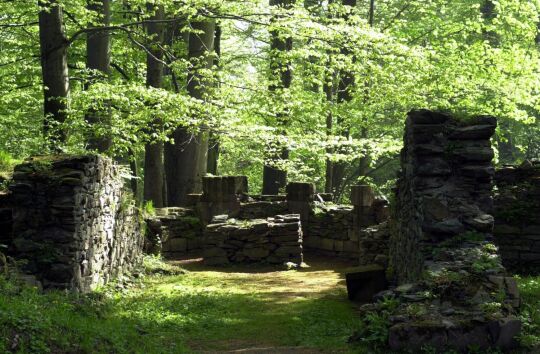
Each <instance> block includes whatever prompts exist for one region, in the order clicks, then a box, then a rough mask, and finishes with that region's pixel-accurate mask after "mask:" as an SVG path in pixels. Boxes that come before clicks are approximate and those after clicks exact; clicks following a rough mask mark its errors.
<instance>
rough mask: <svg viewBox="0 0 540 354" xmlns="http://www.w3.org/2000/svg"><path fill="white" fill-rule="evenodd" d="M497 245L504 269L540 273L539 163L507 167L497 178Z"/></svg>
mask: <svg viewBox="0 0 540 354" xmlns="http://www.w3.org/2000/svg"><path fill="white" fill-rule="evenodd" d="M495 183H496V186H497V190H496V193H495V230H494V234H495V242H496V244H497V246H499V252H500V255H501V258H502V262H503V265H504V266H505V267H506V268H507V269H509V270H511V271H513V272H516V273H521V274H539V273H540V162H538V161H526V162H524V163H523V164H522V165H521V166H517V167H515V166H514V167H513V166H506V167H504V168H502V169H500V170H498V171H497V172H496V174H495Z"/></svg>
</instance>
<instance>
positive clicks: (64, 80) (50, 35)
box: [38, 0, 69, 151]
mask: <svg viewBox="0 0 540 354" xmlns="http://www.w3.org/2000/svg"><path fill="white" fill-rule="evenodd" d="M38 3H39V7H40V11H39V43H40V52H41V69H42V76H43V86H44V107H43V108H44V109H43V111H44V115H45V119H44V124H43V127H44V133H45V135H46V136H47V138H48V139H49V144H50V147H51V148H52V149H53V150H57V151H58V150H59V149H58V144H59V143H62V142H64V141H65V140H66V132H65V130H64V128H63V127H58V126H57V125H58V124H62V123H64V122H65V121H66V119H67V110H68V108H69V105H68V99H69V72H68V65H67V45H68V41H67V38H66V36H65V33H64V23H63V12H62V7H61V6H60V5H59V4H58V3H57V2H56V0H39V2H38Z"/></svg>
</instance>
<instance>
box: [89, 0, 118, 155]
mask: <svg viewBox="0 0 540 354" xmlns="http://www.w3.org/2000/svg"><path fill="white" fill-rule="evenodd" d="M88 10H89V11H90V13H92V15H93V16H95V18H94V19H92V21H91V25H92V27H91V28H92V29H93V30H92V31H90V32H88V33H87V34H86V36H87V38H86V67H87V68H88V69H89V70H91V73H90V78H89V80H88V81H89V83H88V85H91V84H92V83H93V82H99V81H104V80H107V79H108V77H109V75H110V71H111V40H110V37H111V36H110V33H109V30H107V29H105V30H100V28H105V27H108V26H110V24H111V7H110V0H89V2H88ZM110 119H111V117H110V113H109V111H108V109H107V107H102V108H101V109H99V108H92V109H90V110H89V112H88V113H87V114H86V120H87V121H88V123H89V124H95V123H96V122H102V123H104V126H107V125H109V124H110ZM95 130H98V129H95ZM100 135H101V136H99V135H98V136H92V137H90V139H89V142H88V147H89V148H90V149H95V150H97V151H100V152H105V151H107V150H108V149H109V148H110V147H111V144H112V140H111V136H110V132H109V131H108V130H106V131H105V132H103V133H102V134H100Z"/></svg>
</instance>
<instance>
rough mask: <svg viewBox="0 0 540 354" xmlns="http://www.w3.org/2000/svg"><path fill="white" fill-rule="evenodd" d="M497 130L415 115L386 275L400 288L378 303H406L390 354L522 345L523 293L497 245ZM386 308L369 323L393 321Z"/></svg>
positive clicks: (393, 329)
mask: <svg viewBox="0 0 540 354" xmlns="http://www.w3.org/2000/svg"><path fill="white" fill-rule="evenodd" d="M495 128H496V120H495V119H494V118H492V117H476V118H474V119H470V120H468V121H466V122H463V121H459V120H457V119H454V118H452V117H451V116H449V115H447V114H443V113H438V112H430V111H425V110H424V111H413V112H411V113H409V116H408V118H407V122H406V131H405V141H404V142H405V146H404V148H403V151H402V155H401V167H402V171H401V173H400V174H399V179H398V182H397V190H396V203H395V206H394V211H393V213H394V217H393V218H392V227H391V230H392V237H391V245H390V257H391V264H390V266H389V269H388V271H387V273H388V274H389V275H391V276H393V278H394V279H395V280H396V281H397V285H398V286H397V287H391V288H390V289H389V290H386V291H383V292H382V293H379V294H376V295H375V299H377V298H378V299H380V298H382V297H386V298H388V297H390V298H392V297H393V298H395V299H396V300H398V305H397V306H396V309H395V310H394V311H392V313H390V316H389V319H390V328H389V337H388V344H389V347H390V349H392V350H405V349H406V350H413V351H414V350H417V351H418V350H420V349H421V348H423V347H431V348H433V349H434V350H436V351H437V352H444V351H445V350H448V349H454V350H458V351H461V352H468V350H470V349H471V348H472V347H474V348H477V349H480V350H489V349H490V348H500V349H503V350H509V349H512V348H514V347H515V346H516V345H517V340H516V337H517V336H518V335H519V333H520V330H521V322H520V320H519V319H518V318H517V317H516V309H517V308H518V307H519V305H520V298H519V291H518V288H517V284H516V280H515V279H514V278H512V277H509V276H507V274H506V271H505V269H504V267H503V266H502V265H501V262H500V259H499V257H498V254H497V247H496V246H495V245H494V244H492V243H491V242H490V241H491V240H492V235H491V232H492V229H493V222H494V221H493V217H492V216H491V212H492V199H491V190H492V183H491V182H492V176H493V174H494V169H493V167H492V165H491V159H492V158H493V151H492V149H491V146H490V140H489V139H490V138H491V136H492V134H493V133H494V131H495ZM381 304H382V303H381V302H379V303H375V304H369V305H366V306H365V307H364V308H363V310H362V312H363V315H362V318H370V316H368V315H367V314H366V312H373V311H375V312H378V311H387V310H385V309H384V306H383V305H381Z"/></svg>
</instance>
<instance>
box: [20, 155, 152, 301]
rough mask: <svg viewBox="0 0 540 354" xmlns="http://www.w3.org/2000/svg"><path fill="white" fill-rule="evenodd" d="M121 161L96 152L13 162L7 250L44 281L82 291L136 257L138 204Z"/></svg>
mask: <svg viewBox="0 0 540 354" xmlns="http://www.w3.org/2000/svg"><path fill="white" fill-rule="evenodd" d="M122 175H123V171H122V168H121V167H119V166H118V165H116V164H115V163H113V162H112V161H111V160H110V159H108V158H104V157H100V156H93V155H89V156H80V157H67V156H62V157H51V158H39V159H34V160H32V161H29V162H27V163H24V164H21V165H19V166H17V167H16V168H15V173H14V175H13V181H12V183H11V184H10V190H11V192H12V204H13V235H14V238H13V242H12V246H11V247H12V254H13V255H14V256H15V257H16V258H18V259H26V260H27V264H26V265H25V266H24V271H26V272H28V273H30V274H33V275H35V276H36V278H37V280H38V281H40V282H41V283H42V285H43V287H44V288H66V289H72V290H76V291H81V292H87V291H90V290H92V289H94V288H96V287H97V286H100V285H103V284H105V283H107V282H108V281H109V280H110V279H112V278H116V277H119V276H122V275H124V274H126V273H127V272H129V271H131V270H133V269H134V268H135V267H137V266H138V265H139V264H140V263H141V261H142V243H143V237H142V233H141V229H140V220H139V213H138V210H137V209H136V208H135V206H134V201H133V198H132V197H131V194H130V192H128V191H127V190H125V189H124V187H123V185H124V180H123V177H122Z"/></svg>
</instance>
